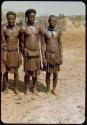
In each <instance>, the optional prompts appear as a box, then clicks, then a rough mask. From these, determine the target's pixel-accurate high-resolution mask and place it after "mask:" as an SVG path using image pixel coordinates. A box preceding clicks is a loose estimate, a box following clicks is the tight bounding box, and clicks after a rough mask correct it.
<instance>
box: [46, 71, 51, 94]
mask: <svg viewBox="0 0 87 125" xmlns="http://www.w3.org/2000/svg"><path fill="white" fill-rule="evenodd" d="M46 85H47V92H50V73H46Z"/></svg>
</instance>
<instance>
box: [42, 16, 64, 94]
mask: <svg viewBox="0 0 87 125" xmlns="http://www.w3.org/2000/svg"><path fill="white" fill-rule="evenodd" d="M48 23H49V26H48V27H47V28H46V30H45V32H44V40H45V46H46V50H45V53H44V54H43V65H44V70H46V85H47V92H48V93H49V92H50V75H51V73H52V74H53V88H52V91H51V92H52V93H53V94H56V93H55V89H56V85H57V77H58V71H59V66H60V64H62V62H63V58H62V43H61V32H58V30H57V29H56V28H55V26H56V17H55V16H54V15H50V16H49V20H48Z"/></svg>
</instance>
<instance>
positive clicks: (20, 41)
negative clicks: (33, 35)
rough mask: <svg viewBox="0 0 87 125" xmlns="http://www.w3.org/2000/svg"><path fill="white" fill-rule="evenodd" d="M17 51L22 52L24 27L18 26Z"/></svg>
mask: <svg viewBox="0 0 87 125" xmlns="http://www.w3.org/2000/svg"><path fill="white" fill-rule="evenodd" d="M19 51H20V52H21V53H24V27H23V26H21V27H20V31H19Z"/></svg>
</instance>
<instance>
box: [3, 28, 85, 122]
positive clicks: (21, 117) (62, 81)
mask: <svg viewBox="0 0 87 125" xmlns="http://www.w3.org/2000/svg"><path fill="white" fill-rule="evenodd" d="M62 42H63V56H64V58H63V60H64V61H63V65H61V71H59V75H58V84H57V88H56V93H57V96H54V95H52V94H49V95H47V94H46V83H45V72H41V74H40V75H39V77H38V82H37V90H38V96H37V95H34V94H32V92H31V87H32V81H31V84H30V86H29V87H30V95H28V96H25V95H24V93H23V91H24V72H23V67H22V66H21V67H20V69H19V75H20V81H19V86H18V87H19V96H16V95H15V94H14V92H13V89H14V83H13V75H11V74H9V91H8V94H7V95H5V94H3V92H1V120H2V122H4V123H58V124H59V123H60V124H61V123H63V124H64V123H67V124H71V123H83V122H84V120H85V32H84V31H80V30H78V31H73V32H72V31H71V32H69V31H67V32H64V33H63V37H62ZM31 80H32V79H31ZM2 86H3V85H2ZM51 87H52V76H51Z"/></svg>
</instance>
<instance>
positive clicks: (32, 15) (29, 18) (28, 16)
mask: <svg viewBox="0 0 87 125" xmlns="http://www.w3.org/2000/svg"><path fill="white" fill-rule="evenodd" d="M35 15H36V14H35V13H29V14H28V15H27V18H28V21H29V22H30V23H31V24H34V21H35Z"/></svg>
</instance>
